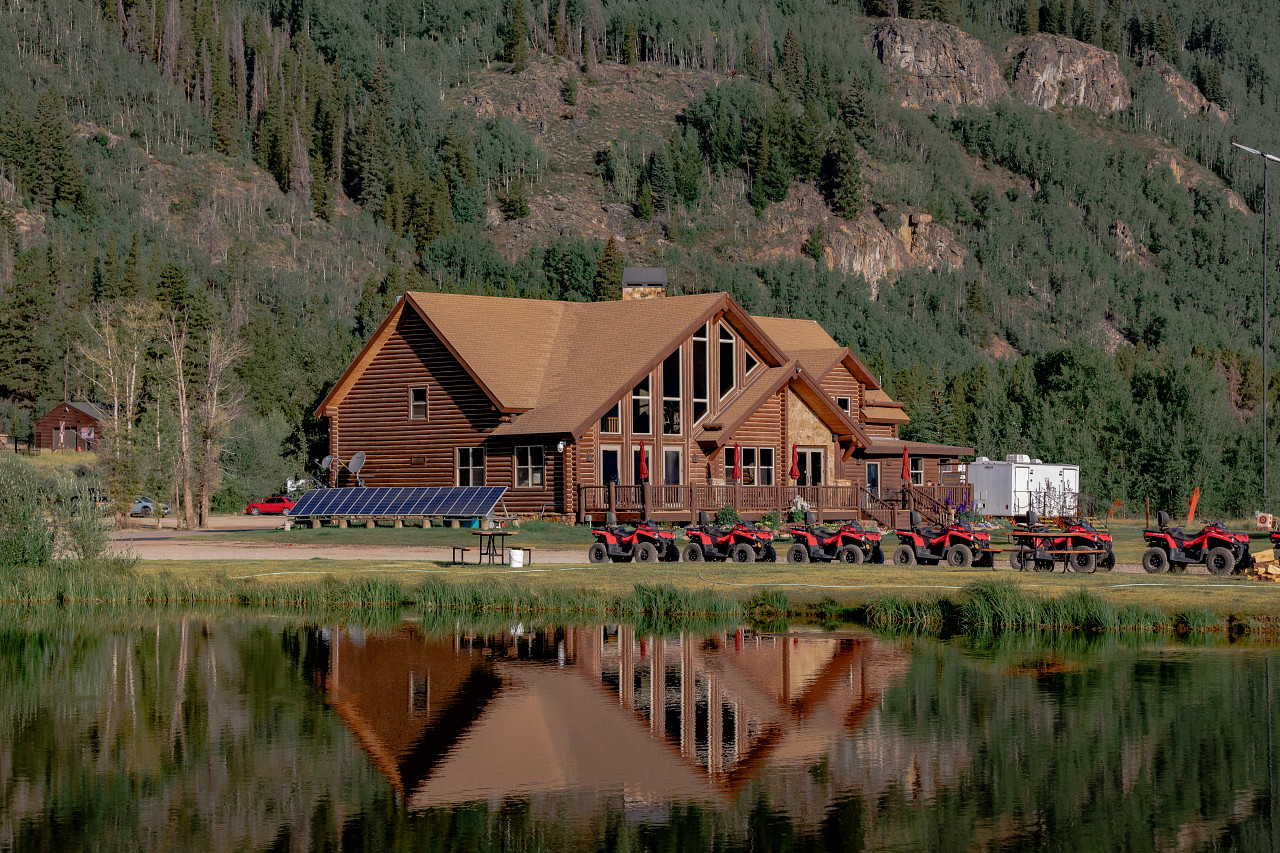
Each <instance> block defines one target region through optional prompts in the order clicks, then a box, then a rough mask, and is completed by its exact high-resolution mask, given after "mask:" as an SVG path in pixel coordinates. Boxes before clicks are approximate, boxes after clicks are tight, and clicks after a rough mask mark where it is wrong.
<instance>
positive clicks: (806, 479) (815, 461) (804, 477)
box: [796, 450, 822, 486]
mask: <svg viewBox="0 0 1280 853" xmlns="http://www.w3.org/2000/svg"><path fill="white" fill-rule="evenodd" d="M798 456H799V463H800V479H798V480H796V485H797V486H821V485H822V451H821V450H801V451H800V452H799V454H798Z"/></svg>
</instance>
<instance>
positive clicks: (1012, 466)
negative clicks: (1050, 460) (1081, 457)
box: [965, 453, 1080, 518]
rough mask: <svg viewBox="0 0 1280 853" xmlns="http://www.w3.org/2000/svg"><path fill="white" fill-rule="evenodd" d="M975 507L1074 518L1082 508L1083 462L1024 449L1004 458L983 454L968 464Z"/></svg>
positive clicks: (990, 511) (1010, 513) (988, 511)
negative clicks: (1045, 458) (1056, 461)
mask: <svg viewBox="0 0 1280 853" xmlns="http://www.w3.org/2000/svg"><path fill="white" fill-rule="evenodd" d="M965 479H966V480H967V481H968V482H969V485H970V486H972V487H973V508H974V510H975V511H976V512H978V513H980V514H982V515H989V516H997V517H1004V518H1014V517H1022V516H1025V515H1026V514H1027V513H1028V512H1035V513H1038V514H1039V515H1041V516H1042V517H1044V518H1074V517H1076V516H1077V515H1079V508H1080V466H1079V465H1053V464H1047V463H1044V462H1041V461H1040V460H1039V459H1032V458H1031V457H1030V456H1027V455H1025V454H1021V453H1015V454H1010V455H1008V456H1006V457H1005V458H1004V460H1003V461H999V460H993V459H988V458H987V457H985V456H979V457H978V458H977V459H975V460H974V461H972V462H970V463H969V464H968V465H967V466H966V468H965Z"/></svg>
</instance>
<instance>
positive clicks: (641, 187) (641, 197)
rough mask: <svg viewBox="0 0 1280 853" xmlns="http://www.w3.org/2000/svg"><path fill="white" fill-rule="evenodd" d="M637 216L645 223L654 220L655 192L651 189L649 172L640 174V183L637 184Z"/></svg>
mask: <svg viewBox="0 0 1280 853" xmlns="http://www.w3.org/2000/svg"><path fill="white" fill-rule="evenodd" d="M636 216H638V217H639V218H640V219H643V220H644V221H645V222H648V221H649V220H650V219H653V190H652V189H651V188H650V187H649V175H648V172H647V171H646V172H641V173H640V182H639V183H638V184H636Z"/></svg>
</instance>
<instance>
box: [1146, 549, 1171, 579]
mask: <svg viewBox="0 0 1280 853" xmlns="http://www.w3.org/2000/svg"><path fill="white" fill-rule="evenodd" d="M1142 568H1144V569H1146V570H1147V574H1149V575H1158V574H1162V573H1164V572H1167V571H1169V555H1168V554H1166V553H1165V550H1164V549H1163V548H1148V549H1147V550H1145V551H1143V552H1142Z"/></svg>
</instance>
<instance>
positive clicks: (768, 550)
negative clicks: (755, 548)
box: [760, 545, 778, 563]
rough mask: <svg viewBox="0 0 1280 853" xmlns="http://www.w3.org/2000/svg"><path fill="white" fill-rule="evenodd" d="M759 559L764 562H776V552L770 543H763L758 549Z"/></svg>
mask: <svg viewBox="0 0 1280 853" xmlns="http://www.w3.org/2000/svg"><path fill="white" fill-rule="evenodd" d="M760 559H761V560H762V561H763V562H766V563H776V562H778V552H777V551H775V550H774V548H773V546H772V545H765V546H764V548H762V549H760Z"/></svg>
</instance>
